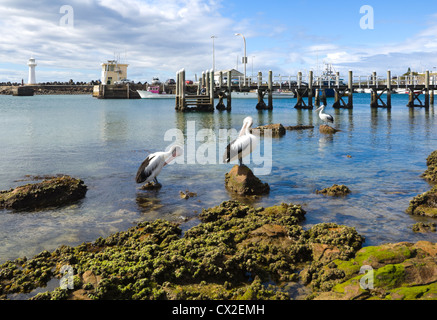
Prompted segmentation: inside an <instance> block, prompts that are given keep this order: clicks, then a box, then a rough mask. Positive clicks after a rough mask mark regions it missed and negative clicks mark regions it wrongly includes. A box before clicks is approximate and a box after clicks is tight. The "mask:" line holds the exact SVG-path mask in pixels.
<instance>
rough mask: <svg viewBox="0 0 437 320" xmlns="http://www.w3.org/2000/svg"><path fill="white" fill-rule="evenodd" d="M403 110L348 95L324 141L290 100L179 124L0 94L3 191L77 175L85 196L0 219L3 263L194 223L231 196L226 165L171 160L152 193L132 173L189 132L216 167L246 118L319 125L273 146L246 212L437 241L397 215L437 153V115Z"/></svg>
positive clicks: (156, 112)
mask: <svg viewBox="0 0 437 320" xmlns="http://www.w3.org/2000/svg"><path fill="white" fill-rule="evenodd" d="M407 101H408V96H407V95H393V96H392V103H393V108H392V110H391V111H388V110H384V109H378V110H371V109H370V106H369V105H370V95H368V94H355V95H354V109H353V110H334V109H332V103H333V100H332V99H328V108H327V109H326V112H327V113H330V114H332V115H333V116H334V117H335V123H334V126H335V127H336V128H338V129H341V130H342V131H341V132H339V133H337V134H335V135H334V136H326V135H322V134H320V133H319V131H318V125H319V124H320V122H319V120H318V117H317V115H316V113H315V112H314V111H310V110H303V111H298V110H296V109H294V108H293V106H294V104H295V102H296V99H290V100H275V101H274V110H273V111H262V112H258V111H257V110H256V109H255V105H256V100H234V101H233V104H232V111H231V112H223V113H219V112H217V111H216V112H215V113H214V114H210V113H207V114H202V113H187V114H182V113H176V112H175V111H174V101H173V100H161V101H153V100H98V99H95V98H93V97H91V96H34V97H12V96H0V115H1V116H0V150H1V151H0V190H5V189H9V188H12V187H16V186H18V185H22V184H25V183H28V182H31V181H29V178H28V177H26V175H54V174H59V173H62V174H68V175H71V176H74V177H79V178H81V179H83V180H84V181H85V184H86V185H87V186H88V192H87V196H86V198H85V199H83V200H82V201H80V202H78V203H76V204H74V205H70V206H67V207H63V208H60V209H51V210H43V211H38V212H19V213H17V212H12V211H9V210H3V211H0V244H1V245H0V262H4V261H5V260H9V259H15V258H17V257H22V256H27V257H32V256H33V255H35V254H37V253H39V252H40V251H42V250H53V249H55V248H57V247H58V246H60V245H62V244H65V245H77V244H80V243H82V242H85V241H94V240H95V239H96V238H98V237H100V236H103V237H104V236H107V235H109V234H111V233H114V232H117V231H120V230H126V229H128V228H129V227H131V226H133V225H135V224H136V223H138V222H140V221H145V220H153V219H157V218H164V219H169V220H172V221H177V222H181V221H183V220H184V219H186V218H190V219H191V220H189V221H188V222H187V223H186V224H185V225H184V228H189V227H190V226H192V225H195V224H196V223H197V219H196V216H197V214H198V213H200V212H201V210H202V208H209V207H212V206H215V205H218V204H220V203H221V202H222V201H225V200H228V199H230V198H232V197H233V196H232V195H230V194H229V193H228V192H227V191H226V190H225V188H224V175H225V173H226V172H227V171H229V170H230V168H231V167H232V165H223V164H217V163H214V164H206V165H202V164H199V163H195V164H189V163H190V162H191V161H192V160H193V155H192V154H191V153H190V152H188V151H189V150H186V154H185V156H184V158H181V159H179V160H185V161H182V162H185V164H183V163H180V164H173V165H170V166H167V167H165V168H164V170H163V171H162V173H161V175H160V176H159V180H160V182H161V183H162V185H163V188H162V189H160V190H159V191H143V190H139V186H138V185H136V184H135V181H134V178H135V174H136V171H137V169H138V167H139V165H140V164H141V162H142V161H143V160H144V158H145V157H146V156H147V155H148V153H149V152H155V151H163V150H164V149H165V148H166V147H167V146H168V145H169V144H170V143H171V141H164V136H165V134H166V132H167V131H168V130H169V129H179V130H181V131H182V132H183V133H184V135H185V138H186V139H187V138H189V137H190V134H189V133H190V128H191V127H192V126H195V129H196V130H195V132H196V133H197V132H198V131H199V130H200V129H203V128H206V129H212V130H213V131H212V134H210V137H215V138H217V139H216V143H211V144H205V143H204V141H203V140H202V141H197V142H196V145H195V150H196V151H198V152H200V151H199V149H201V147H202V145H203V146H211V145H212V146H213V147H211V149H210V150H212V149H217V155H216V159H217V162H218V160H219V159H221V154H220V152H218V151H219V148H220V146H219V144H220V143H221V144H223V143H226V141H224V140H223V139H219V129H235V130H239V129H240V127H241V125H242V121H243V119H244V118H245V117H246V116H247V115H251V116H252V117H253V119H254V126H258V125H263V124H268V123H282V124H283V125H297V124H304V125H315V126H316V129H314V130H303V131H288V132H287V134H286V135H285V136H284V137H282V138H273V140H272V160H273V163H272V165H273V166H272V170H271V173H270V174H269V175H263V176H259V178H260V179H261V180H263V181H264V182H268V183H269V185H270V187H271V192H270V195H268V196H265V197H261V198H259V199H256V200H252V203H253V204H254V205H257V206H268V205H274V204H278V203H281V202H287V203H289V202H292V203H296V204H302V205H303V206H304V208H305V210H306V211H307V215H306V221H305V223H304V227H305V228H309V227H311V226H312V225H314V224H317V223H321V222H336V223H339V224H345V225H348V226H353V227H355V228H356V229H357V230H358V232H359V233H360V234H362V235H364V236H365V237H366V243H365V245H377V244H381V243H386V242H400V241H411V242H415V241H419V240H429V241H433V242H435V241H437V235H436V233H430V234H415V233H414V232H413V231H412V230H411V227H412V225H413V224H414V223H415V222H418V221H432V220H430V219H426V218H418V217H412V216H409V215H407V214H406V213H405V209H406V208H407V207H408V204H409V201H410V200H411V199H412V197H414V196H416V195H417V194H419V193H422V192H425V191H427V190H429V189H430V185H429V184H428V183H426V182H425V181H424V180H423V179H421V178H420V175H421V173H422V172H423V171H424V170H425V169H426V157H427V156H428V155H429V154H430V153H431V152H432V151H434V150H436V149H437V139H436V137H437V135H436V116H435V114H434V109H433V108H430V109H429V110H425V109H421V108H415V109H409V108H407V107H406V104H407ZM186 142H187V141H186ZM263 148H264V145H263V144H262V145H261V150H264V149H263ZM261 153H262V152H261ZM348 155H349V156H351V157H348ZM196 159H197V160H199V159H198V158H196ZM248 165H249V167H251V168H252V169H254V168H257V167H258V168H259V167H262V165H259V164H254V163H249V164H248ZM334 183H337V184H345V185H347V186H348V187H349V188H350V189H351V190H352V194H351V195H349V196H347V197H345V198H329V197H325V196H323V195H317V194H315V192H314V191H315V190H316V189H322V188H325V187H328V186H332V185H333V184H334ZM185 190H189V191H191V192H195V193H197V197H193V198H190V199H187V200H185V199H181V198H180V197H179V192H180V191H185Z"/></svg>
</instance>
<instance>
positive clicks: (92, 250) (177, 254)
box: [0, 166, 437, 300]
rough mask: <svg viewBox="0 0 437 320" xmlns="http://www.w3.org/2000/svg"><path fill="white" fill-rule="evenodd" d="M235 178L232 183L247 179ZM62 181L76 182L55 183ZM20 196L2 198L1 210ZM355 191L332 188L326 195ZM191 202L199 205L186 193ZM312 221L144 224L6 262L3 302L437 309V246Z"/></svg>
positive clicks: (295, 215) (281, 209)
mask: <svg viewBox="0 0 437 320" xmlns="http://www.w3.org/2000/svg"><path fill="white" fill-rule="evenodd" d="M238 169H239V168H238V166H235V167H234V168H233V170H234V171H235V172H234V173H233V174H231V175H230V174H227V176H226V177H227V180H229V179H230V176H234V178H235V177H237V178H238V177H240V175H242V173H244V172H241V168H240V170H238ZM243 169H245V168H243ZM231 173H232V172H231ZM243 176H245V177H246V178H247V177H248V176H250V174H249V173H248V172H246V174H245V175H243ZM59 179H67V180H68V179H72V178H69V177H64V176H62V177H61V176H59V177H53V179H49V181H50V180H52V182H51V184H53V183H54V182H56V181H58V180H59ZM237 180H238V179H237ZM70 182H72V185H77V186H81V185H83V182H82V183H81V182H80V180H78V181H76V180H75V179H72V180H71V181H70ZM226 183H227V184H228V181H227V182H226ZM257 183H258V184H259V185H263V184H262V182H260V181H257ZM239 184H241V181H239V180H238V181H237V185H239ZM68 185H71V184H70V183H69V184H68ZM37 187H38V188H37ZM228 187H229V186H228ZM20 188H22V187H19V188H16V189H12V190H9V191H7V192H6V191H5V192H2V193H1V194H0V196H3V199H2V200H0V203H1V205H2V206H3V207H5V204H6V203H7V200H5V199H8V198H9V197H12V196H14V195H15V194H20V193H21V191H22V189H20ZM35 188H36V189H39V190H44V184H42V185H41V184H40V185H38V184H33V185H26V186H24V189H26V190H27V191H30V193H32V192H31V191H32V190H34V189H35ZM61 189H62V188H61ZM79 189H81V190H83V188H82V187H80V188H79ZM243 189H244V188H243ZM249 189H250V188H249ZM17 190H18V191H17ZM232 192H235V190H233V191H232ZM263 192H264V190H263ZM263 192H261V193H263ZM349 192H350V190H349V189H348V188H347V187H346V186H338V185H333V187H331V188H327V189H324V190H322V191H321V192H320V193H322V194H326V195H331V196H338V195H340V194H341V195H345V194H348V193H349ZM429 192H432V193H433V192H435V188H432V189H431V191H429ZM187 195H188V196H189V197H191V196H196V194H194V193H190V192H189V191H186V192H185V193H181V197H183V198H186V197H187ZM83 196H84V194H83ZM37 198H38V197H37ZM421 199H422V200H423V199H425V200H426V202H425V204H423V203H422V202H421ZM434 199H435V198H434V196H433V195H431V196H430V195H429V194H428V193H426V195H425V196H424V195H419V196H418V197H417V198H415V199H413V200H412V202H411V207H410V209H408V210H407V211H408V212H409V213H412V214H415V213H414V212H413V211H416V210H418V209H417V208H419V209H420V210H422V211H426V212H430V211H431V212H433V210H434V209H435V207H436V206H437V204H436V202H435V201H434ZM425 200H424V201H425ZM423 206H425V207H423ZM411 208H413V209H411ZM424 208H426V210H425V209H424ZM422 211H420V212H422ZM308 214H311V213H307V212H306V211H305V210H304V209H303V208H302V207H301V206H300V205H298V204H292V203H282V204H278V205H276V206H272V207H268V208H264V207H251V206H248V205H245V204H243V203H241V202H239V201H235V200H230V201H225V202H223V203H222V204H220V205H218V206H216V207H213V208H209V209H203V210H202V212H201V213H200V214H199V217H198V218H199V220H200V224H198V225H196V226H194V227H192V228H191V229H189V230H187V231H185V232H183V231H182V226H181V225H179V224H176V223H172V222H169V221H165V220H156V221H153V222H143V223H140V224H138V225H137V226H135V227H133V228H131V229H129V230H127V231H122V232H117V233H115V234H113V235H110V236H108V237H106V238H99V239H97V240H96V241H94V242H92V243H83V244H81V245H79V246H76V247H70V246H61V247H59V248H58V249H56V250H54V251H52V252H49V251H43V252H41V253H40V254H38V255H36V256H35V257H33V258H30V259H28V258H26V257H22V258H18V259H15V260H13V261H7V262H5V263H4V264H2V265H0V299H12V298H14V299H20V298H23V297H25V298H26V299H27V298H30V299H32V300H115V299H124V300H140V299H145V300H157V299H165V300H263V299H275V300H277V299H278V300H289V299H302V300H303V299H306V300H437V244H436V243H431V242H428V241H419V242H417V243H408V242H400V243H389V244H383V245H379V246H370V247H363V245H364V241H365V238H364V237H363V236H362V235H360V234H358V232H357V231H356V230H355V228H353V227H349V226H344V225H338V224H335V223H321V224H317V225H314V226H312V227H311V228H309V229H304V228H303V227H302V222H303V221H304V220H305V217H306V215H308ZM428 217H429V219H433V218H432V217H435V216H434V215H428ZM413 230H414V231H415V232H435V223H434V222H430V223H420V224H416V225H415V226H413ZM53 281H55V282H57V283H59V285H57V286H55V287H56V288H55V289H54V290H47V291H46V292H43V293H37V291H35V290H36V289H39V288H44V287H45V286H47V284H48V283H53ZM39 292H41V289H39Z"/></svg>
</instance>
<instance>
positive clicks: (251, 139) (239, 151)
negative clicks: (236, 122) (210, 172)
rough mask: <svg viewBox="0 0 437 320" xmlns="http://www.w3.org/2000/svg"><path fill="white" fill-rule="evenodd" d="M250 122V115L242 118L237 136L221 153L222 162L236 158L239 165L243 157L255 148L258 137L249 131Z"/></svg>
mask: <svg viewBox="0 0 437 320" xmlns="http://www.w3.org/2000/svg"><path fill="white" fill-rule="evenodd" d="M252 124H253V119H252V117H247V118H245V119H244V121H243V127H242V128H241V131H240V134H239V136H238V138H237V139H235V140H234V141H232V142H231V143H230V144H229V145H228V146H227V148H226V152H225V154H224V155H223V162H224V163H229V162H231V161H233V160H235V159H237V158H238V161H239V164H240V166H241V165H242V160H243V158H244V157H246V156H247V155H249V154H251V153H252V151H253V150H255V148H256V146H257V145H258V137H257V136H255V135H253V134H251V133H250V127H251V126H252Z"/></svg>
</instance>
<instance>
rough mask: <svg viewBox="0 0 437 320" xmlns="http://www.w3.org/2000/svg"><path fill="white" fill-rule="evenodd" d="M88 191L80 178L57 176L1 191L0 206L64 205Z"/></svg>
mask: <svg viewBox="0 0 437 320" xmlns="http://www.w3.org/2000/svg"><path fill="white" fill-rule="evenodd" d="M86 192H87V187H86V185H85V184H84V182H83V181H82V180H80V179H75V178H72V177H70V176H62V177H55V178H52V179H48V180H44V181H42V182H39V183H34V184H26V185H24V186H20V187H17V188H15V189H11V190H8V191H0V208H4V209H14V210H35V209H43V208H47V207H58V206H64V205H67V204H70V203H72V202H75V201H77V200H80V199H82V198H84V197H85V194H86Z"/></svg>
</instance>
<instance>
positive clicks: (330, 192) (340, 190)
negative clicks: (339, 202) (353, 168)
mask: <svg viewBox="0 0 437 320" xmlns="http://www.w3.org/2000/svg"><path fill="white" fill-rule="evenodd" d="M316 193H317V194H324V195H327V196H333V197H340V196H346V195H348V194H349V193H351V191H350V190H349V188H348V187H346V186H345V185H338V184H334V185H333V186H332V187H329V188H325V189H322V190H316Z"/></svg>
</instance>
